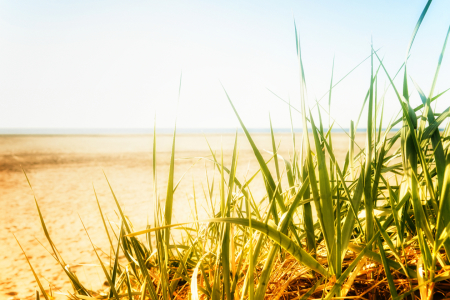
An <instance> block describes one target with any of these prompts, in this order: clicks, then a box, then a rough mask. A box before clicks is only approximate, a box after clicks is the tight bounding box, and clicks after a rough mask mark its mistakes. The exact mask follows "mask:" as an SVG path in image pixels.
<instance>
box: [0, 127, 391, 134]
mask: <svg viewBox="0 0 450 300" xmlns="http://www.w3.org/2000/svg"><path fill="white" fill-rule="evenodd" d="M247 130H248V132H250V133H270V127H253V128H247ZM293 130H294V133H302V132H303V129H302V128H294V129H293ZM323 130H324V131H328V128H324V129H323ZM385 130H386V128H382V131H385ZM398 130H399V128H392V129H391V131H393V132H396V131H398ZM173 131H174V128H169V127H162V128H156V133H157V134H172V133H173ZM236 131H237V132H238V133H244V131H243V130H242V128H177V133H178V134H202V133H207V134H214V133H224V134H234V133H236ZM349 131H350V129H349V128H343V129H341V128H332V129H331V132H335V133H339V132H342V133H343V132H347V133H348V132H349ZM366 131H367V129H366V128H357V129H356V132H360V133H361V132H366ZM273 132H274V133H291V132H292V129H291V128H283V127H281V128H273ZM308 132H312V130H311V128H308ZM152 133H153V128H0V135H121V134H124V135H128V134H130V135H133V134H152Z"/></svg>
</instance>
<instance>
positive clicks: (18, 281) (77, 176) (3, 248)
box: [0, 134, 364, 299]
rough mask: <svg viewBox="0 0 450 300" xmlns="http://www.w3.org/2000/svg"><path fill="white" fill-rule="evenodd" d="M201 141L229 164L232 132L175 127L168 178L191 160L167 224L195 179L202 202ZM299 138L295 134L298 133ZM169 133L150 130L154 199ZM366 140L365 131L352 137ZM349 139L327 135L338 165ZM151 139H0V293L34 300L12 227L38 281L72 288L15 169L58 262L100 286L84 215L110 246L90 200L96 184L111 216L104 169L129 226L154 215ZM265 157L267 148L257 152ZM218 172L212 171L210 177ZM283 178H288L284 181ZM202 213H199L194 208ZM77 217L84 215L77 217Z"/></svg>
mask: <svg viewBox="0 0 450 300" xmlns="http://www.w3.org/2000/svg"><path fill="white" fill-rule="evenodd" d="M252 136H253V138H254V140H255V143H256V144H257V146H258V147H259V149H260V150H261V151H262V150H263V149H266V150H271V148H272V146H271V139H270V135H268V134H254V135H252ZM205 138H206V139H207V140H208V141H209V142H210V145H211V147H212V148H213V150H214V151H216V154H217V155H220V149H221V145H222V147H223V153H224V162H225V165H229V164H230V159H231V154H232V149H233V142H234V136H233V135H213V134H208V135H206V136H204V135H200V134H199V135H193V134H189V135H188V134H181V135H178V136H177V140H176V159H177V160H176V161H175V181H176V182H177V181H178V180H179V179H180V178H181V177H182V175H183V174H184V173H185V172H186V171H187V170H188V169H189V168H190V167H191V166H192V165H193V164H194V163H196V164H195V165H194V166H193V167H191V168H190V169H189V171H188V172H187V173H186V175H185V176H184V179H183V181H182V182H181V183H180V185H179V187H178V189H177V191H176V194H175V200H174V217H173V222H182V221H185V220H188V219H189V218H190V206H189V205H188V204H190V203H192V197H193V188H192V187H193V185H194V186H195V189H196V196H197V200H198V201H199V202H198V203H199V204H202V203H204V197H203V192H202V185H201V183H204V182H206V172H205V167H206V170H207V171H208V176H209V178H210V180H211V179H212V177H213V176H214V172H213V165H212V163H211V162H209V161H208V160H207V159H200V157H206V158H210V152H209V149H208V145H207V143H206V141H205ZM276 140H277V143H278V142H280V141H281V144H280V151H279V153H280V154H281V155H283V156H286V157H289V154H290V153H291V154H292V137H291V135H290V134H277V135H276ZM296 140H297V144H298V146H299V145H300V142H301V135H297V136H296ZM171 143H172V136H171V135H159V136H157V169H158V189H159V194H160V201H164V196H165V192H166V191H165V189H166V182H167V176H168V171H169V159H170V151H171ZM357 143H358V144H359V145H360V146H363V145H364V134H358V135H357ZM348 145H349V142H348V136H347V135H345V134H334V137H333V146H334V148H335V153H336V155H337V159H338V161H339V162H341V163H342V164H343V160H344V158H345V154H346V152H347V150H348ZM238 146H239V164H238V170H237V176H238V178H244V177H245V176H246V174H254V172H256V171H257V170H258V165H257V162H256V160H255V159H254V157H253V152H252V150H251V148H250V145H249V143H248V142H247V140H246V138H245V136H244V135H239V137H238ZM151 149H152V136H150V135H128V136H115V135H103V136H95V135H92V136H88V135H80V136H62V135H59V136H18V135H11V136H6V135H5V136H0V204H1V206H2V209H1V210H0V227H1V228H2V230H1V231H0V253H1V255H2V258H1V260H0V268H1V269H2V270H3V272H1V273H0V299H11V298H15V299H31V298H34V290H35V288H36V287H37V284H36V282H35V280H34V277H33V274H32V272H31V270H30V268H29V266H28V264H27V262H26V260H25V257H24V255H23V254H22V252H21V250H20V248H19V246H18V244H17V242H16V241H15V239H14V236H13V234H15V235H16V237H17V239H18V241H19V242H20V243H21V245H22V247H23V249H24V251H25V252H26V254H27V256H28V258H29V259H30V261H31V264H32V265H33V267H34V268H35V270H36V272H37V273H38V275H39V276H40V277H41V278H42V282H43V284H44V286H45V288H48V286H49V285H50V286H51V287H52V290H53V291H54V292H55V293H58V292H59V293H66V292H67V291H71V286H70V283H69V281H68V280H67V279H66V277H65V274H64V272H63V270H62V269H61V266H60V265H58V264H57V262H56V261H55V260H54V259H53V258H52V256H51V255H50V254H49V252H48V251H47V250H46V248H47V249H49V246H48V242H47V240H46V238H45V236H44V234H43V231H42V227H41V224H40V221H39V217H38V213H37V209H36V205H35V203H34V199H33V193H32V191H31V189H30V187H29V186H28V184H27V181H26V179H25V176H24V174H23V172H22V168H23V169H24V170H25V172H26V173H27V175H28V177H29V179H30V182H31V184H32V187H33V191H34V194H35V195H36V198H37V201H38V203H39V205H40V208H41V210H42V214H43V216H44V219H45V222H46V224H47V227H48V229H49V233H50V235H51V237H52V239H53V241H54V243H55V245H56V246H57V248H58V250H59V251H60V253H61V255H62V257H63V258H64V260H65V262H66V263H67V264H68V265H69V266H70V268H71V269H72V270H74V271H76V274H77V276H78V277H79V278H80V280H81V281H82V282H85V283H86V285H87V286H88V287H92V288H94V289H95V288H100V287H101V286H102V285H103V283H104V276H103V274H102V270H101V268H99V267H98V261H97V259H96V257H95V254H94V252H93V247H92V245H91V244H90V242H89V239H88V237H87V235H86V232H85V230H84V228H83V225H82V222H83V223H84V224H85V226H86V229H87V231H88V233H89V235H90V237H91V239H92V241H93V243H94V244H95V246H96V247H97V249H99V250H100V249H101V250H103V251H104V252H105V253H109V247H108V240H107V236H106V234H105V231H104V228H103V225H102V222H101V218H100V214H99V211H98V208H97V203H96V201H95V196H94V192H93V187H92V186H93V185H94V186H95V189H96V191H97V195H98V197H99V201H100V204H101V206H102V209H103V212H104V214H105V215H106V216H107V217H108V219H109V220H110V221H111V222H112V224H113V226H114V222H115V221H117V220H118V219H117V215H116V213H115V209H116V206H115V204H114V200H113V197H112V195H111V192H110V190H109V188H108V185H107V182H106V180H105V176H104V175H103V171H104V172H105V174H106V175H107V177H108V179H109V181H110V183H111V186H112V188H113V189H114V192H115V193H116V195H117V197H118V199H119V201H120V203H121V204H122V206H123V208H124V210H125V214H127V215H128V217H129V218H130V220H131V221H132V222H133V225H134V226H135V229H142V228H144V227H145V225H146V224H147V222H148V223H151V221H152V215H153V193H152V159H151V157H152V156H151V155H152V154H151ZM264 155H265V156H266V157H267V158H269V157H270V155H269V154H267V153H265V154H264ZM215 176H216V178H217V177H218V173H217V172H216V174H215ZM283 184H286V183H285V182H284V181H283ZM251 189H252V193H253V195H254V196H255V198H257V199H258V198H261V197H263V196H264V194H265V191H264V186H263V182H262V180H261V178H257V179H256V182H255V183H254V184H253V185H252V186H251ZM199 213H200V214H201V215H202V216H206V212H205V211H204V210H203V209H200V212H199ZM81 221H82V222H81Z"/></svg>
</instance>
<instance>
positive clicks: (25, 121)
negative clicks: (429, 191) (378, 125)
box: [0, 0, 450, 129]
mask: <svg viewBox="0 0 450 300" xmlns="http://www.w3.org/2000/svg"><path fill="white" fill-rule="evenodd" d="M425 4H426V1H425V0H397V1H387V0H386V1H385V0H377V1H372V0H366V1H356V0H347V1H333V0H316V1H311V0H296V1H234V0H228V1H199V0H198V1H196V0H192V1H81V0H80V1H56V0H55V1H0V128H60V129H61V128H150V127H152V126H153V123H154V119H155V116H156V124H157V126H158V127H160V128H169V127H173V126H174V124H175V121H176V123H177V127H179V128H236V127H238V126H239V124H238V122H237V119H236V116H235V115H234V113H233V111H232V109H231V107H230V104H229V103H228V101H227V98H226V95H225V92H224V90H226V91H227V93H228V94H229V96H230V98H231V100H232V101H233V103H234V104H235V106H236V109H237V110H238V112H239V114H240V115H241V117H242V119H243V121H244V123H245V125H246V126H247V127H249V128H264V127H268V126H269V113H270V115H271V118H272V123H273V126H274V127H276V128H288V127H290V120H289V108H288V106H287V105H286V104H285V103H284V102H282V101H281V100H279V99H278V98H277V97H276V96H275V95H274V94H273V93H275V94H276V95H278V96H279V97H281V98H283V99H285V100H288V99H290V101H291V103H292V105H293V106H294V107H298V108H299V107H300V96H299V95H300V92H299V65H298V60H297V55H296V46H295V34H294V20H295V22H296V24H297V27H298V31H299V36H300V40H301V47H302V57H303V61H304V67H305V77H306V83H307V92H308V94H307V96H308V105H309V107H311V108H313V106H314V104H315V102H316V100H319V99H320V98H321V97H322V96H323V95H325V94H326V93H327V91H328V89H329V85H330V80H331V73H332V65H333V58H334V82H337V81H338V80H339V79H340V78H342V77H343V76H344V75H345V74H347V73H348V72H349V71H350V70H351V69H352V68H353V67H355V66H356V65H358V64H359V63H360V62H361V61H363V60H364V58H366V57H367V56H369V55H370V49H371V40H372V41H373V45H374V48H375V49H378V48H380V50H379V52H378V53H379V55H380V57H382V58H383V59H384V63H385V66H386V68H387V70H388V72H389V73H392V74H395V72H396V71H397V70H398V68H399V67H400V66H401V64H402V63H403V62H404V60H405V55H406V48H407V45H408V43H409V40H410V38H411V34H412V32H413V29H414V26H415V24H416V22H417V20H418V18H419V16H420V14H421V12H422V10H423V8H424V6H425ZM449 11H450V1H444V0H435V1H434V2H433V3H432V4H431V6H430V8H429V10H428V13H427V15H426V17H425V19H424V21H423V23H422V26H421V28H420V30H419V32H418V35H417V37H416V40H415V42H414V45H413V48H412V50H411V56H410V59H409V61H408V73H409V75H410V76H411V78H412V79H414V81H415V82H416V83H417V84H418V85H419V86H420V87H421V89H422V90H423V91H424V92H425V94H428V93H429V90H430V87H431V83H432V79H433V76H434V73H435V69H436V66H437V61H438V58H439V54H440V52H441V49H442V45H443V43H444V40H445V36H446V33H447V30H448V28H449V25H450V17H449V14H448V12H449ZM449 47H450V46H449ZM448 51H450V50H448ZM448 51H447V52H448ZM447 56H450V53H447ZM375 63H377V62H376V61H375ZM399 77H401V76H399ZM180 78H181V89H180V94H179V87H180ZM399 79H400V80H396V84H397V85H398V87H399V88H401V78H399ZM369 83H370V60H367V61H366V62H365V63H363V64H362V65H361V66H360V67H358V68H357V69H356V70H355V71H354V72H353V73H351V74H350V75H349V76H348V77H347V78H346V79H345V80H344V81H342V82H341V83H340V84H339V85H337V86H336V87H335V88H334V89H333V91H332V98H331V117H332V118H333V119H334V120H335V122H336V124H337V125H338V126H341V127H343V128H346V127H349V123H350V120H355V121H356V119H357V118H358V115H359V112H360V109H361V106H362V103H363V100H364V96H365V94H366V92H367V88H368V86H369ZM377 84H378V97H379V98H381V95H382V94H383V93H384V90H385V87H387V86H388V81H387V79H386V76H383V75H380V78H379V80H378V83H377ZM409 87H410V93H411V102H412V104H413V106H414V105H417V104H419V103H420V100H419V98H418V94H417V91H416V90H415V89H414V85H413V84H412V81H411V79H410V85H409ZM449 87H450V57H446V56H444V60H443V63H442V67H441V71H440V75H439V79H438V82H437V86H436V92H435V94H436V93H439V92H441V91H444V90H445V89H447V88H449ZM272 92H273V93H272ZM179 95H180V96H179ZM178 99H179V100H178ZM449 100H450V92H449V95H447V94H446V95H444V96H442V99H441V100H440V101H438V103H437V110H438V111H441V110H443V109H445V108H446V107H447V106H448V105H450V101H449ZM320 103H321V104H322V106H323V111H322V112H321V114H322V117H323V118H324V119H325V120H326V124H328V115H327V112H326V111H327V110H328V95H326V96H325V97H324V98H323V100H321V102H320ZM446 104H447V105H446ZM399 110H400V106H399V103H398V100H397V98H396V97H395V94H394V93H393V90H392V88H391V89H388V90H387V92H386V94H385V109H384V111H385V120H386V121H385V122H386V123H387V122H389V120H390V119H391V118H392V117H393V116H395V115H396V114H397V113H398V111H399ZM313 111H314V113H315V114H316V115H317V108H314V109H313ZM293 122H294V126H295V127H301V116H300V114H299V113H297V112H295V111H294V112H293ZM366 122H367V118H365V112H364V113H363V117H362V118H361V121H360V124H359V127H360V128H364V127H365V126H366V125H365V124H366ZM336 124H335V126H336V127H337V125H336Z"/></svg>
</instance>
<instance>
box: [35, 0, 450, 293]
mask: <svg viewBox="0 0 450 300" xmlns="http://www.w3.org/2000/svg"><path fill="white" fill-rule="evenodd" d="M430 4H431V0H430V1H428V3H427V4H426V6H425V8H424V10H423V13H422V14H421V16H420V18H419V20H418V22H417V25H416V27H415V29H414V31H413V34H412V37H411V42H410V44H409V45H408V47H407V53H406V56H405V61H404V62H402V64H401V67H400V68H399V69H398V71H397V72H396V73H395V74H391V73H389V72H388V70H387V69H386V68H385V66H384V64H383V60H382V59H381V58H380V57H379V56H378V52H377V50H375V49H373V48H372V49H371V51H370V52H371V53H370V56H369V57H368V59H370V61H371V64H370V67H371V76H370V78H368V80H367V82H368V87H367V95H366V98H365V100H364V104H363V107H362V109H361V112H363V110H364V109H366V111H367V126H366V128H367V134H366V136H367V139H366V145H365V147H364V148H363V149H360V148H358V147H356V148H355V142H354V139H355V129H356V128H357V127H358V123H359V118H358V120H357V121H356V123H354V122H353V121H352V122H351V123H350V124H351V126H350V132H348V133H347V134H348V140H349V149H348V152H347V155H346V158H345V161H343V162H338V161H336V158H335V154H334V151H333V144H332V139H331V137H332V131H331V128H332V126H329V129H328V130H324V122H323V120H322V117H321V115H322V114H323V113H324V112H326V113H328V114H329V113H330V112H329V110H327V109H326V108H324V107H323V106H322V105H321V104H320V102H317V103H316V104H315V105H314V107H311V108H310V107H308V105H307V94H306V81H305V72H304V69H303V61H302V53H301V45H300V38H299V35H298V32H297V29H296V30H295V41H296V45H297V54H298V61H299V70H300V78H301V81H300V92H301V93H300V94H301V99H300V101H301V102H300V103H301V118H302V124H303V138H302V141H301V142H300V143H298V142H297V143H296V142H295V134H294V133H293V135H292V138H293V141H294V142H293V149H292V151H291V153H292V155H291V156H290V157H289V158H288V157H282V156H280V155H279V154H278V147H277V142H276V137H275V135H274V133H273V130H272V122H271V121H270V127H271V140H272V149H271V151H270V158H269V159H267V157H266V158H265V157H264V156H263V154H262V153H261V150H260V149H258V148H257V146H256V145H255V143H254V142H253V139H252V136H251V135H250V133H249V132H248V130H247V128H246V126H245V120H242V119H241V118H240V116H239V113H238V111H237V110H236V109H235V107H234V105H233V102H232V99H231V97H229V95H228V94H227V92H226V90H225V89H224V94H225V96H226V98H227V100H228V101H229V104H230V106H231V107H232V109H233V111H234V113H235V115H236V117H237V119H238V121H239V123H240V125H241V128H242V130H243V132H244V134H245V136H246V139H247V140H248V142H249V143H250V145H251V148H252V150H253V153H254V156H255V158H256V160H257V162H258V164H259V170H258V171H257V173H255V174H248V175H247V176H246V177H245V178H238V177H237V175H236V174H237V172H236V170H237V167H238V165H239V159H238V156H239V155H238V153H239V151H238V148H239V147H238V144H237V141H238V139H237V135H236V139H235V145H234V149H233V152H232V153H231V161H227V162H224V154H223V151H217V152H216V151H214V150H213V149H212V148H211V147H210V149H211V155H210V156H209V157H205V158H204V159H205V160H209V161H212V163H213V164H214V166H215V169H214V170H213V172H216V174H217V175H218V178H219V179H218V180H217V179H216V181H212V182H209V181H207V182H204V183H203V186H204V194H203V195H202V197H204V201H206V203H207V207H208V213H209V217H208V218H206V219H200V218H199V217H198V216H199V213H198V205H197V204H198V203H197V201H198V199H197V198H196V197H195V196H194V202H193V204H194V205H193V207H192V215H193V216H194V218H193V219H192V220H190V221H189V222H186V223H182V224H178V223H173V222H172V216H173V212H172V208H173V205H174V199H175V197H176V189H177V186H178V184H177V183H176V181H175V179H174V168H175V146H176V130H175V131H174V134H173V145H172V152H171V160H170V165H169V168H170V171H169V177H168V178H163V179H162V180H167V182H166V183H167V190H165V191H161V190H159V189H158V186H159V185H158V181H157V175H158V174H157V168H156V167H157V161H158V160H157V141H158V140H157V135H156V132H154V134H153V154H152V155H153V197H154V199H153V203H154V209H153V211H154V216H153V223H152V224H149V225H148V226H147V228H146V229H143V230H140V231H136V230H135V229H134V227H133V226H132V223H131V221H130V220H129V219H128V218H127V216H126V215H125V214H124V212H123V210H122V208H121V206H120V204H119V201H118V199H117V198H116V196H115V195H114V191H113V188H112V187H111V186H110V188H111V193H112V195H113V196H114V200H115V203H116V207H117V212H118V215H119V218H120V223H119V224H118V225H117V226H116V225H114V224H112V223H110V222H109V221H108V220H107V219H106V218H105V217H104V214H103V212H102V209H101V206H100V204H98V208H99V212H100V215H101V216H102V221H103V226H104V228H105V232H106V234H107V236H108V241H109V247H110V248H111V249H110V250H109V251H107V250H105V251H103V252H104V253H103V254H105V253H110V255H108V260H105V259H104V258H102V253H99V250H98V248H97V247H96V246H94V244H92V246H93V251H94V252H95V254H96V256H97V257H98V260H99V264H100V266H101V268H102V270H103V273H104V277H105V281H106V282H107V287H105V288H104V289H103V290H95V291H93V290H90V289H88V288H87V287H86V285H85V284H84V283H83V282H81V281H80V280H79V279H78V277H77V276H76V274H75V273H73V272H72V271H71V270H70V268H68V267H67V264H66V263H65V261H64V260H63V258H62V256H61V254H60V253H59V252H58V249H57V246H56V245H55V244H54V243H53V242H52V239H51V236H50V235H49V233H48V230H47V227H46V224H45V220H44V218H43V216H42V214H41V212H40V209H39V205H38V201H37V200H36V206H37V209H38V212H39V216H40V221H41V224H42V227H43V230H44V233H45V235H46V237H47V239H48V242H49V244H50V246H51V249H50V251H51V252H52V254H53V256H54V258H55V260H56V261H57V262H58V263H59V264H60V265H61V267H62V268H63V270H64V272H65V274H66V275H67V276H68V278H69V280H70V282H71V283H72V286H73V291H72V292H70V293H68V294H67V296H68V297H69V298H71V299H84V300H88V299H108V298H114V299H119V298H120V299H122V298H123V299H127V298H128V299H130V300H131V299H142V300H143V299H152V300H156V299H163V300H169V299H212V300H216V299H217V300H218V299H251V300H262V299H310V298H320V299H345V298H364V299H389V298H392V299H403V298H405V299H417V298H419V299H431V298H432V297H433V296H436V297H441V296H442V297H441V298H440V299H444V298H446V297H448V296H447V293H449V292H450V265H449V264H450V262H449V251H450V240H449V237H450V152H449V144H450V126H449V123H448V122H447V125H446V126H442V124H445V121H446V119H447V118H448V117H449V114H450V109H446V110H445V111H443V112H436V111H433V109H432V106H431V104H432V103H433V102H434V101H436V100H438V99H439V98H440V97H441V96H443V95H444V94H445V92H443V93H440V94H438V95H435V94H434V90H435V85H436V82H437V79H438V74H439V69H440V65H441V62H442V58H443V55H444V51H445V46H446V43H447V39H448V35H449V32H450V29H449V32H448V33H447V36H446V37H445V41H444V45H443V47H442V53H441V55H440V57H439V59H438V64H437V68H436V73H435V76H434V79H433V81H432V87H431V88H430V92H429V94H428V95H425V94H424V92H423V91H422V90H421V89H420V87H419V86H418V85H417V84H416V83H415V82H413V86H414V88H411V86H410V84H409V83H410V82H411V81H412V80H411V79H410V77H409V74H408V72H407V60H408V57H409V52H410V50H411V47H412V46H413V42H414V39H415V36H416V34H417V32H418V30H419V28H420V25H421V23H422V20H423V19H424V17H425V15H426V12H427V10H428V7H429V6H430ZM381 74H384V75H385V76H386V78H388V80H389V83H390V87H389V88H391V89H393V90H394V92H395V97H396V99H394V100H395V101H398V102H399V103H400V105H401V112H400V114H399V118H397V119H394V120H392V121H391V122H389V123H387V126H385V125H384V124H383V108H384V101H385V99H384V96H385V94H386V89H384V90H382V91H380V90H378V86H377V80H378V77H379V76H381ZM397 75H398V76H402V77H403V84H402V86H401V87H398V86H396V85H395V84H394V79H395V78H396V77H397ZM369 79H370V81H369ZM339 82H340V80H339V81H337V83H335V82H333V76H332V77H331V81H330V89H329V91H328V93H327V95H328V108H329V107H330V103H331V101H332V90H333V88H334V87H335V86H336V84H338V83H339ZM411 93H418V94H419V96H420V99H421V100H422V104H421V105H420V106H418V107H412V106H411V105H410V101H409V98H410V96H411ZM380 95H381V96H380ZM391 100H392V99H391ZM288 104H289V107H288V108H289V110H290V111H291V110H293V109H295V108H294V107H293V106H291V105H290V103H289V102H288ZM313 109H317V110H318V115H319V117H318V118H317V117H316V118H314V117H313V113H312V111H311V110H313ZM291 116H292V114H291ZM291 118H292V117H291ZM384 122H386V120H384ZM330 123H331V121H330ZM385 124H386V123H385ZM396 125H400V126H401V128H400V129H399V130H398V131H396V130H393V128H394V126H396ZM307 128H310V129H311V130H312V136H310V135H309V134H308V129H307ZM382 128H384V129H383V130H382ZM271 170H275V172H271ZM210 172H211V170H210ZM259 174H261V175H262V180H264V186H265V188H266V195H265V197H264V198H263V199H255V198H254V197H253V194H252V191H251V189H250V183H251V182H252V181H253V180H256V178H259V177H258V175H259ZM284 178H285V179H287V183H288V184H287V185H284V184H281V182H282V181H283V179H284ZM27 179H28V178H27ZM105 180H107V178H106V179H105ZM160 180H161V179H160ZM29 183H30V182H29ZM108 184H109V182H108ZM31 186H32V185H31V183H30V187H31ZM193 192H194V195H195V189H194V191H193ZM215 195H218V196H217V197H216V196H215ZM95 196H96V195H95ZM161 198H164V199H165V201H164V202H163V204H162V202H161V201H160V200H161ZM97 202H98V199H97ZM175 231H176V233H174V232H175ZM122 256H124V257H125V258H122V259H121V258H120V257H122ZM28 262H29V261H28ZM29 263H30V262H29ZM30 267H31V269H32V271H33V274H34V275H35V278H36V281H37V283H38V286H39V289H40V293H39V292H37V293H36V297H37V298H40V297H43V298H45V299H51V298H53V296H54V295H53V292H52V291H49V290H48V289H44V286H43V284H42V283H41V281H40V280H39V277H38V276H37V275H36V272H35V271H34V270H33V267H32V265H31V264H30ZM438 295H439V296H438Z"/></svg>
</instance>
